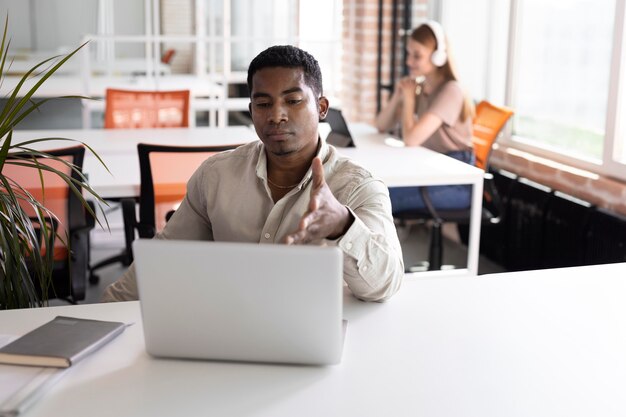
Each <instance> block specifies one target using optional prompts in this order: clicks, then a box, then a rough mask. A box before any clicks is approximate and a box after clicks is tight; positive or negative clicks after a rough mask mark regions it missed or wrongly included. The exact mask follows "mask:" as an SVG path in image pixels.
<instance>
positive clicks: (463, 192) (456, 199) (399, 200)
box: [389, 151, 475, 214]
mask: <svg viewBox="0 0 626 417" xmlns="http://www.w3.org/2000/svg"><path fill="white" fill-rule="evenodd" d="M446 155H447V156H449V157H451V158H454V159H458V160H459V161H461V162H465V163H467V164H470V165H474V160H475V158H474V152H472V151H457V152H450V153H447V154H446ZM421 188H422V187H392V188H390V189H389V197H390V198H391V209H392V212H393V213H394V214H396V213H399V212H402V211H409V210H424V209H425V208H426V205H425V204H424V200H423V199H422V193H421V192H420V189H421ZM427 188H428V195H429V196H430V200H431V201H432V203H433V206H434V207H435V208H436V209H440V210H463V209H466V208H469V207H470V203H471V198H472V186H471V185H470V184H463V185H437V186H431V187H427Z"/></svg>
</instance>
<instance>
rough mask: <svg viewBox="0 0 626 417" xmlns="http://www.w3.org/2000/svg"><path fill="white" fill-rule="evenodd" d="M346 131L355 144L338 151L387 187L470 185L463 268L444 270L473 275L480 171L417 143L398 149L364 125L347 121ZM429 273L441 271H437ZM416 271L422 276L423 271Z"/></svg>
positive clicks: (450, 272) (477, 254)
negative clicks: (364, 168) (379, 179)
mask: <svg viewBox="0 0 626 417" xmlns="http://www.w3.org/2000/svg"><path fill="white" fill-rule="evenodd" d="M350 131H351V133H352V136H353V137H354V141H355V144H356V147H355V148H341V149H340V153H342V154H343V155H346V156H348V157H350V158H352V159H354V160H355V161H358V162H359V163H361V164H362V165H363V166H365V167H367V168H368V169H369V170H370V171H371V172H372V173H373V174H374V175H376V176H378V177H379V178H382V179H383V180H384V181H385V183H386V184H387V186H389V187H403V186H416V185H449V184H470V185H471V186H472V202H471V204H472V206H471V214H470V217H471V219H470V229H469V241H468V245H467V248H468V253H467V268H459V269H455V270H451V271H446V274H448V275H470V276H473V275H476V274H477V273H478V257H479V254H480V250H479V249H480V223H481V218H482V203H483V200H482V196H483V175H484V173H483V171H482V170H480V169H478V168H476V167H473V166H471V165H468V164H465V163H463V162H460V161H457V160H456V159H453V158H450V157H447V156H445V155H443V154H441V153H438V152H434V151H431V150H429V149H426V148H423V147H421V146H417V147H402V148H400V147H392V146H388V145H386V144H385V143H386V142H389V141H395V142H398V141H396V140H395V139H393V138H391V137H390V136H389V135H387V134H381V133H378V132H377V131H376V129H375V128H373V127H371V126H368V125H364V124H351V125H350ZM430 273H431V272H428V273H426V274H430ZM433 273H436V274H439V275H440V274H441V273H440V271H433ZM419 274H420V276H424V274H425V273H424V272H420V273H419Z"/></svg>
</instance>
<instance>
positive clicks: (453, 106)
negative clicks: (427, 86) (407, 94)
mask: <svg viewBox="0 0 626 417" xmlns="http://www.w3.org/2000/svg"><path fill="white" fill-rule="evenodd" d="M463 103H464V96H463V90H461V86H460V85H459V83H458V82H457V81H447V82H444V83H442V84H441V85H440V86H439V87H438V88H437V89H436V90H435V91H433V92H432V93H430V94H427V93H425V92H422V94H420V95H419V96H418V97H417V102H416V114H417V117H418V118H419V117H420V116H421V115H423V114H426V113H429V112H430V113H432V114H434V115H435V116H437V117H439V118H440V119H441V120H442V122H443V123H442V124H441V127H439V129H437V130H436V131H435V133H433V135H432V136H431V137H430V138H428V139H427V140H426V142H424V143H423V144H422V146H424V147H425V148H428V149H432V150H433V151H437V152H441V153H448V152H454V151H467V150H470V149H472V120H471V118H469V117H468V118H467V119H466V120H465V121H462V120H461V112H462V110H463Z"/></svg>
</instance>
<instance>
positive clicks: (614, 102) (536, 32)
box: [441, 0, 626, 179]
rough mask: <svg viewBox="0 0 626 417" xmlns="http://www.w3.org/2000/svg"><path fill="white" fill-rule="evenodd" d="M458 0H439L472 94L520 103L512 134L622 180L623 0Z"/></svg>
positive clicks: (625, 168)
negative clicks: (468, 0)
mask: <svg viewBox="0 0 626 417" xmlns="http://www.w3.org/2000/svg"><path fill="white" fill-rule="evenodd" d="M458 3H460V1H459V0H443V7H442V16H441V18H442V22H443V24H444V27H446V28H448V27H449V26H451V28H450V29H449V30H448V36H449V38H450V39H451V44H452V45H453V47H454V51H455V52H456V51H462V53H461V54H457V55H458V60H459V64H460V65H459V67H460V70H461V71H460V73H461V76H462V80H461V81H462V82H463V83H464V84H465V85H468V84H469V87H470V89H471V90H470V92H471V93H472V94H473V96H474V98H475V99H477V100H480V99H483V98H487V99H490V100H492V101H494V102H495V103H503V104H506V105H508V106H510V107H512V108H514V109H515V112H516V113H515V116H514V119H513V123H512V131H511V132H510V133H511V135H510V136H509V137H508V138H507V140H509V141H511V142H512V143H514V144H515V146H517V147H520V148H526V149H527V150H529V149H530V150H532V151H533V152H535V153H537V154H543V155H544V156H549V157H552V158H553V159H556V160H560V161H562V162H566V163H569V164H571V165H574V166H578V167H581V168H585V169H588V170H592V171H595V172H599V173H603V174H606V175H611V176H614V177H618V178H622V179H626V146H624V143H623V142H624V138H623V135H622V134H621V132H622V126H620V124H619V123H618V121H619V120H620V119H624V120H626V110H624V106H623V105H622V106H620V105H619V104H620V103H621V102H623V99H622V97H623V96H624V94H626V90H624V88H621V89H619V88H618V87H619V85H620V84H622V85H623V84H624V82H625V81H626V70H625V69H622V70H621V72H620V67H621V68H624V65H620V64H621V62H622V61H623V60H624V59H625V58H624V57H623V55H624V53H623V51H622V44H623V42H622V38H623V26H624V3H625V0H612V1H611V0H606V1H602V2H596V1H593V0H552V1H549V2H546V1H542V0H510V1H509V2H504V3H508V5H507V7H504V6H503V5H502V4H503V2H500V1H497V0H483V1H481V2H477V6H478V7H476V8H474V9H471V8H468V7H457V6H458ZM472 26H477V27H480V28H481V29H480V30H472V29H471V27H472ZM485 28H486V35H485ZM461 30H463V32H462V31H461ZM464 32H465V34H464ZM468 33H470V34H471V36H469V35H467V34H468ZM500 40H503V42H500ZM467 51H471V54H472V55H473V56H474V57H475V58H477V59H474V60H472V56H470V54H469V53H468V52H467ZM465 65H469V66H470V68H469V69H464V66H465ZM477 74H482V77H481V76H478V77H477ZM465 80H467V83H465ZM620 81H621V83H620Z"/></svg>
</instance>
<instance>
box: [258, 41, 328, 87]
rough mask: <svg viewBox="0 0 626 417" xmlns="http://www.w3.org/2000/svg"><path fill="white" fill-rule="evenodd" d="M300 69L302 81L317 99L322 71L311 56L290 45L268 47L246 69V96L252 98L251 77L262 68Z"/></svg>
mask: <svg viewBox="0 0 626 417" xmlns="http://www.w3.org/2000/svg"><path fill="white" fill-rule="evenodd" d="M273 67H283V68H302V72H303V73H304V81H305V82H306V84H307V85H308V86H309V87H311V89H312V90H313V92H314V93H315V95H316V96H317V97H319V96H321V95H322V91H323V89H322V71H321V70H320V65H319V63H318V62H317V60H316V59H315V58H313V55H311V54H310V53H308V52H306V51H304V50H302V49H300V48H297V47H295V46H292V45H277V46H270V47H269V48H267V49H266V50H265V51H263V52H261V53H260V54H258V55H257V56H256V57H255V58H254V59H253V60H252V62H251V63H250V66H249V67H248V94H249V95H250V96H252V77H253V76H254V74H255V73H256V72H257V71H259V70H261V69H263V68H273Z"/></svg>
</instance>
